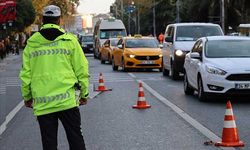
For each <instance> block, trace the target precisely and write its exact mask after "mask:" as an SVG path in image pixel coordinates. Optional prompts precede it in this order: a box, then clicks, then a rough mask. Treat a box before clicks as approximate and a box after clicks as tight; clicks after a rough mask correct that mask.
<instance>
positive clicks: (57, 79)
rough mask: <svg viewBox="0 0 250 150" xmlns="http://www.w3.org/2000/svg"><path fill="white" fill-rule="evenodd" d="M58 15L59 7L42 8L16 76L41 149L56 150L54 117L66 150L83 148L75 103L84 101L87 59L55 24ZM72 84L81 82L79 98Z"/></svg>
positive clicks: (57, 20)
mask: <svg viewBox="0 0 250 150" xmlns="http://www.w3.org/2000/svg"><path fill="white" fill-rule="evenodd" d="M60 16H61V10H60V8H59V7H57V6H55V5H49V6H47V7H45V8H44V10H43V26H42V27H41V30H40V31H39V32H36V33H35V34H33V35H32V36H31V37H30V38H29V39H28V42H27V46H26V47H25V49H24V52H23V66H22V69H21V72H20V75H19V76H20V79H21V81H22V87H21V90H22V96H23V99H24V103H25V106H26V107H30V108H33V112H34V115H35V116H37V120H38V123H39V126H40V131H41V137H42V145H43V149H44V150H57V130H58V120H60V121H61V122H62V124H63V126H64V129H65V131H66V134H67V139H68V142H69V148H70V150H85V143H84V139H83V136H82V133H81V117H80V113H79V109H78V106H79V105H85V104H87V97H88V94H89V93H88V86H89V72H88V61H87V59H86V57H85V56H84V54H83V51H82V49H81V46H80V45H79V43H78V41H77V38H76V37H75V36H74V35H73V34H70V33H66V32H65V31H64V30H63V29H62V28H61V27H60V26H59V23H60ZM76 83H79V84H80V85H81V89H80V91H81V93H80V99H79V100H76V96H75V88H74V85H75V84H76Z"/></svg>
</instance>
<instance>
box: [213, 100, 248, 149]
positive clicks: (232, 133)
mask: <svg viewBox="0 0 250 150" xmlns="http://www.w3.org/2000/svg"><path fill="white" fill-rule="evenodd" d="M244 145H245V144H244V143H243V142H242V141H240V139H239V136H238V131H237V127H236V124H235V119H234V115H233V109H232V105H231V102H230V101H228V102H227V109H226V113H225V118H224V128H223V131H222V141H221V142H217V143H215V146H224V147H244Z"/></svg>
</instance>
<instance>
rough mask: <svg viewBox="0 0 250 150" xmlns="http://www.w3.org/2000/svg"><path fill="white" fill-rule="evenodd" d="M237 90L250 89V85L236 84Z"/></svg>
mask: <svg viewBox="0 0 250 150" xmlns="http://www.w3.org/2000/svg"><path fill="white" fill-rule="evenodd" d="M235 88H236V89H250V83H236V84H235Z"/></svg>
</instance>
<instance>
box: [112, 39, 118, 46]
mask: <svg viewBox="0 0 250 150" xmlns="http://www.w3.org/2000/svg"><path fill="white" fill-rule="evenodd" d="M110 41H111V46H117V42H118V39H113V40H110Z"/></svg>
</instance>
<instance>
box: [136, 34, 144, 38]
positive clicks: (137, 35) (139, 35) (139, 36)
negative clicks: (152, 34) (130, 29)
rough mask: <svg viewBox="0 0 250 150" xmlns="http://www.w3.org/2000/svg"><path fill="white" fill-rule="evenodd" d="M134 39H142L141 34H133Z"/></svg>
mask: <svg viewBox="0 0 250 150" xmlns="http://www.w3.org/2000/svg"><path fill="white" fill-rule="evenodd" d="M134 37H135V38H142V35H141V34H135V35H134Z"/></svg>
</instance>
